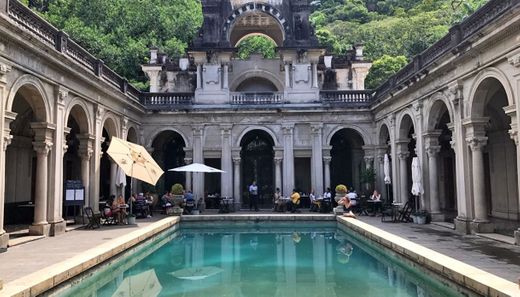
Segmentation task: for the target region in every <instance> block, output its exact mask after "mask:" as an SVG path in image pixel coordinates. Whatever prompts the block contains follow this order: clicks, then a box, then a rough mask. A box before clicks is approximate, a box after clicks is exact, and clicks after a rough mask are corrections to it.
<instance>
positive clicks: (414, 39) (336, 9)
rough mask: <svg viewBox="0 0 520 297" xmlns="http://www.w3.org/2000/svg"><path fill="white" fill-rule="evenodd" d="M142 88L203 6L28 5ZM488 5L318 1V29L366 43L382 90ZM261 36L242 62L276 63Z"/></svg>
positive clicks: (452, 0) (185, 1) (164, 2)
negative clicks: (149, 64) (149, 67)
mask: <svg viewBox="0 0 520 297" xmlns="http://www.w3.org/2000/svg"><path fill="white" fill-rule="evenodd" d="M22 1H24V2H25V3H26V4H28V5H29V6H31V7H32V8H33V9H35V10H37V11H39V12H40V13H41V14H42V16H43V17H44V18H46V19H47V20H49V21H50V22H51V23H52V24H54V25H55V26H56V27H58V28H60V29H62V30H63V31H65V32H67V33H68V34H69V35H70V36H71V37H72V38H73V39H74V40H76V41H78V42H79V43H80V44H81V45H82V46H83V47H85V48H86V49H87V50H89V51H90V52H91V53H93V54H94V55H95V56H97V57H99V58H101V59H102V60H103V61H105V63H106V64H107V65H109V66H110V67H111V68H112V69H114V70H115V71H116V72H117V73H119V74H121V75H122V76H125V77H127V78H128V79H129V80H130V81H131V82H133V83H134V84H136V85H137V86H138V87H144V84H143V83H142V82H144V81H146V78H145V77H144V76H143V74H142V72H141V71H140V68H141V67H140V65H141V64H143V63H145V62H146V59H147V56H148V48H149V47H150V46H157V47H159V48H160V49H161V50H162V51H164V52H166V53H167V54H169V55H170V56H173V55H181V54H183V53H184V50H185V48H186V46H187V44H188V43H189V42H190V40H191V39H192V38H193V37H194V36H195V34H196V32H197V31H198V29H199V28H200V25H201V23H202V12H201V4H200V1H199V0H182V1H175V0H174V1H171V0H147V1H142V0H22ZM487 1H488V0H384V1H383V0H314V1H312V5H313V10H314V11H313V14H312V15H311V22H312V23H313V24H314V26H315V28H316V30H315V32H316V35H317V37H318V38H319V40H320V41H321V43H322V44H323V45H324V46H327V47H328V48H329V49H330V51H331V52H333V53H335V54H341V53H344V52H345V51H347V50H349V49H351V47H352V45H353V44H355V43H364V44H365V57H366V58H368V59H369V60H372V61H373V62H374V67H373V68H372V70H371V71H370V73H369V75H368V77H367V83H366V85H367V88H375V87H377V86H378V85H380V84H381V83H382V82H384V80H385V79H387V78H388V77H389V76H391V75H392V74H394V73H395V72H397V71H398V70H399V69H400V68H401V67H403V66H404V65H406V63H407V62H408V61H410V60H411V58H412V57H413V56H415V55H417V54H419V53H421V52H422V51H423V50H425V49H426V48H427V47H429V46H430V45H432V44H433V43H434V42H435V41H436V40H438V39H440V38H441V37H442V36H443V35H444V34H446V33H447V32H448V29H449V28H450V27H451V26H452V25H453V24H455V23H457V22H460V21H461V20H462V19H463V18H464V17H466V16H467V15H469V14H471V13H473V12H474V11H475V10H476V9H478V8H479V7H480V6H482V5H483V4H484V3H486V2H487ZM274 48H275V46H274V44H273V43H272V42H271V41H270V40H269V39H266V38H264V37H261V36H252V37H249V38H246V39H244V40H243V41H242V42H241V43H240V45H239V52H238V56H239V58H241V59H246V58H248V57H249V55H250V54H251V53H256V52H259V53H262V54H263V55H264V57H267V58H273V57H275V55H276V54H275V50H274Z"/></svg>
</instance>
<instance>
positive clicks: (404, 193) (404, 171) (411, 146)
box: [397, 114, 424, 207]
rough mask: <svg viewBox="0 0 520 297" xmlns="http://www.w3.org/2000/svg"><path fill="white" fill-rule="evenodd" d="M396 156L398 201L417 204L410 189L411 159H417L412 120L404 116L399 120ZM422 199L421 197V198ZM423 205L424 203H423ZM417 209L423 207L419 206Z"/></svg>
mask: <svg viewBox="0 0 520 297" xmlns="http://www.w3.org/2000/svg"><path fill="white" fill-rule="evenodd" d="M397 143H398V145H399V148H398V156H399V166H400V168H399V171H398V172H399V184H400V191H399V196H400V201H401V202H407V201H410V202H411V203H414V204H415V202H419V201H415V199H410V198H413V197H411V195H412V194H411V189H412V159H413V158H415V157H417V153H416V152H415V149H416V143H417V142H416V140H415V127H414V124H413V120H412V118H411V117H410V116H409V115H408V114H406V115H404V116H403V118H402V120H401V126H400V128H399V139H398V141H397ZM421 197H423V196H421ZM422 204H424V201H423V203H422ZM418 207H423V206H421V205H419V206H418Z"/></svg>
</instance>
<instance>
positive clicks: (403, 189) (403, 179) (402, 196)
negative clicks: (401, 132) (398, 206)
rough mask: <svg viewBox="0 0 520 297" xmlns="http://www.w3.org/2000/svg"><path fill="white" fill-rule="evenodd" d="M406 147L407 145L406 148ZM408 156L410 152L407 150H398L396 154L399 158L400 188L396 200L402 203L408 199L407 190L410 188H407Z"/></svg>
mask: <svg viewBox="0 0 520 297" xmlns="http://www.w3.org/2000/svg"><path fill="white" fill-rule="evenodd" d="M406 149H408V147H407V148H406ZM409 156H410V153H409V152H408V151H400V152H399V153H398V154H397V157H398V158H399V182H400V183H399V184H400V189H399V198H398V202H402V203H405V202H406V201H408V197H409V195H408V193H409V190H411V189H408V168H407V166H408V162H407V161H408V157H409Z"/></svg>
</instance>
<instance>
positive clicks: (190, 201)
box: [184, 191, 195, 214]
mask: <svg viewBox="0 0 520 297" xmlns="http://www.w3.org/2000/svg"><path fill="white" fill-rule="evenodd" d="M184 206H185V207H184V213H185V214H191V211H192V210H193V209H194V208H195V199H194V198H193V193H192V192H191V191H186V192H185V193H184Z"/></svg>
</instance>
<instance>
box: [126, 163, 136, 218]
mask: <svg viewBox="0 0 520 297" xmlns="http://www.w3.org/2000/svg"><path fill="white" fill-rule="evenodd" d="M134 163H135V161H134V162H132V167H131V169H130V198H128V201H129V204H130V214H132V191H133V189H132V182H133V179H134V178H133V176H134Z"/></svg>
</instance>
